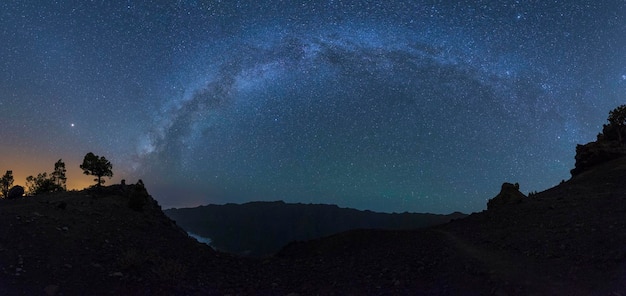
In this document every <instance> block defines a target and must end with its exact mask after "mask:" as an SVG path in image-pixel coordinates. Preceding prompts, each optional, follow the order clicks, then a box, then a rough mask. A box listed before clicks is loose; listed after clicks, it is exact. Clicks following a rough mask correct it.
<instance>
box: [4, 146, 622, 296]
mask: <svg viewBox="0 0 626 296" xmlns="http://www.w3.org/2000/svg"><path fill="white" fill-rule="evenodd" d="M625 178H626V158H617V159H612V160H609V161H606V162H603V163H599V164H597V165H594V166H592V167H589V168H588V169H586V170H584V171H582V172H580V173H578V174H576V175H575V176H574V177H572V178H571V179H570V180H568V181H566V182H562V183H561V184H559V185H557V186H555V187H553V188H550V189H548V190H545V191H543V192H538V193H536V194H533V195H532V197H522V196H519V199H517V198H515V199H510V198H507V199H505V200H506V201H507V202H504V203H497V206H495V207H492V208H490V209H489V210H485V211H482V212H480V213H474V214H471V215H469V216H467V217H465V218H462V219H456V220H454V221H451V222H448V223H445V224H441V225H436V226H432V227H427V228H421V229H408V230H381V229H356V230H350V231H346V232H341V233H337V234H333V235H330V236H325V237H322V238H317V239H312V240H307V241H294V242H290V243H288V244H286V245H285V246H284V247H282V248H281V249H280V250H279V251H278V252H276V253H275V254H274V255H272V256H266V257H262V258H250V257H242V256H235V255H231V254H229V253H224V252H221V251H216V250H213V249H212V248H210V247H209V246H207V245H205V244H202V243H198V242H197V241H196V240H194V239H193V238H191V237H189V236H188V235H187V233H186V231H185V230H183V229H182V228H181V227H179V226H178V225H176V223H175V222H174V221H173V220H171V219H170V218H168V217H167V216H166V215H165V214H164V213H163V211H161V209H160V207H159V206H158V204H157V203H156V201H154V200H153V199H152V198H151V197H150V196H149V195H147V193H145V196H143V197H142V198H145V201H146V203H145V204H144V206H143V207H142V208H140V209H136V208H131V207H130V206H129V200H130V199H131V197H132V198H137V196H134V195H133V194H135V195H136V192H137V190H134V189H133V187H132V186H136V185H128V186H122V185H114V186H109V187H103V188H100V189H98V190H84V191H76V192H57V193H51V194H42V195H39V196H35V197H27V198H21V199H17V200H0V294H2V295H25V294H26V295H110V294H120V295H137V294H139V295H225V294H230V295H312V294H313V295H592V294H595V295H622V293H623V291H626V257H625V255H626V220H625V219H624V215H625V214H626V194H625V192H626V183H625V182H623V180H624V179H625ZM505 187H506V190H507V191H506V192H505V193H507V194H508V195H511V194H514V191H512V189H511V186H509V185H507V186H503V188H505ZM514 187H515V186H514ZM133 192H135V193H133ZM502 193H503V192H501V193H499V194H496V193H495V192H494V196H495V197H497V196H504V195H506V194H504V195H503V194H502ZM495 197H494V198H495ZM512 200H513V201H514V202H508V201H512ZM272 204H278V203H268V204H266V205H265V206H267V205H272ZM285 205H286V204H285Z"/></svg>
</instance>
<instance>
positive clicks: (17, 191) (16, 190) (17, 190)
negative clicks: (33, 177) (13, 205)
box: [7, 185, 24, 199]
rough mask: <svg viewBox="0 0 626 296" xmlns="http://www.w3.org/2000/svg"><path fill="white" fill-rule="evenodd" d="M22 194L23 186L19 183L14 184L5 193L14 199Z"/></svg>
mask: <svg viewBox="0 0 626 296" xmlns="http://www.w3.org/2000/svg"><path fill="white" fill-rule="evenodd" d="M23 195H24V187H22V186H20V185H15V186H13V187H12V188H11V189H10V190H9V193H8V194H7V198H8V199H16V198H20V197H22V196H23Z"/></svg>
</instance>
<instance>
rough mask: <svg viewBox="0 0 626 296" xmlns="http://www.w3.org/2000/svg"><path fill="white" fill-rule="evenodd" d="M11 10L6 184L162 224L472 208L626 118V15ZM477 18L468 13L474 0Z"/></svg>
mask: <svg viewBox="0 0 626 296" xmlns="http://www.w3.org/2000/svg"><path fill="white" fill-rule="evenodd" d="M152 2H153V1H145V2H139V1H130V0H128V1H82V0H81V1H27V0H26V1H21V0H20V1H17V0H15V1H11V0H9V1H2V2H0V111H1V112H2V116H0V127H1V129H0V139H1V141H2V144H1V145H0V170H1V171H2V172H4V171H5V170H7V169H12V170H13V171H14V175H15V176H16V182H15V184H21V185H23V184H24V183H25V178H26V176H28V175H36V174H37V173H39V172H43V171H47V172H50V171H51V170H52V169H53V167H54V162H55V161H57V160H58V159H59V158H62V159H63V160H64V161H65V163H66V165H67V166H68V185H69V187H70V188H77V189H82V188H84V187H86V186H88V185H90V184H91V183H93V182H92V181H91V180H92V179H93V178H92V177H90V176H85V175H82V172H81V171H80V169H79V168H78V166H79V164H80V163H81V162H82V159H83V157H84V155H85V154H86V153H87V152H93V153H95V154H97V155H101V156H105V157H106V158H108V159H109V160H110V161H111V162H112V164H113V172H114V178H113V179H112V180H109V181H108V184H111V183H117V182H119V181H120V179H126V180H127V182H128V183H134V182H136V181H137V180H138V179H143V181H144V183H145V184H146V186H147V188H148V190H149V191H150V193H151V194H152V195H153V197H155V198H156V199H157V200H158V201H159V203H160V204H161V205H162V206H163V207H164V208H170V207H188V206H196V205H200V204H207V203H227V202H235V203H240V202H247V201H252V200H285V201H286V202H302V203H332V204H337V205H339V206H342V207H353V208H358V209H369V210H374V211H384V212H404V211H409V212H433V213H449V212H453V211H462V212H466V213H468V212H473V211H480V210H483V209H485V208H486V201H487V199H489V198H491V197H493V196H495V195H496V194H497V193H498V191H499V188H500V185H501V184H502V182H505V181H508V182H519V183H520V187H521V190H522V192H525V193H528V192H529V191H541V190H544V189H547V188H549V187H551V186H553V185H556V184H558V183H559V182H560V181H561V180H563V179H565V180H567V179H569V178H570V174H569V170H570V169H572V168H573V167H574V155H575V146H576V144H577V143H586V142H589V141H592V140H595V136H596V134H597V133H598V132H600V131H601V126H602V124H603V123H605V122H606V118H607V115H608V111H610V110H611V109H613V108H614V107H616V106H618V105H620V104H624V103H626V2H625V1H621V0H620V1H612V0H609V1H593V0H589V1H575V0H573V1H460V2H456V1H408V0H407V1H394V0H390V1H340V0H326V1H321V0H320V1H278V0H276V1H257V0H254V1H253V0H241V1H235V0H232V1H230V0H222V1H184V0H182V1H154V2H160V3H161V4H154V3H152ZM470 2H471V3H470Z"/></svg>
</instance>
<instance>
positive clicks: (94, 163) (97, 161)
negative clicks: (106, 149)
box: [80, 152, 113, 186]
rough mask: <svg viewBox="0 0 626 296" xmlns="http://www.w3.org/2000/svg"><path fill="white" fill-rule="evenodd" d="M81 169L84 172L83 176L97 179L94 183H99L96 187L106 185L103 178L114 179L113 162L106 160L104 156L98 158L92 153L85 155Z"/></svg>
mask: <svg viewBox="0 0 626 296" xmlns="http://www.w3.org/2000/svg"><path fill="white" fill-rule="evenodd" d="M80 168H81V169H82V170H83V174H85V175H92V176H96V177H97V178H95V179H94V181H96V182H98V183H96V186H101V185H102V184H104V180H102V177H109V178H111V177H113V171H112V169H113V165H111V162H109V161H108V160H107V159H106V158H104V156H98V155H95V154H93V153H91V152H89V153H87V155H85V158H84V159H83V164H81V165H80Z"/></svg>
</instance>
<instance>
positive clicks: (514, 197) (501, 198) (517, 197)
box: [487, 183, 526, 210]
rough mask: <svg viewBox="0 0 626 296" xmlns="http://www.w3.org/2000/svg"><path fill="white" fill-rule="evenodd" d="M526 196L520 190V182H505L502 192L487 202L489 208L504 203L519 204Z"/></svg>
mask: <svg viewBox="0 0 626 296" xmlns="http://www.w3.org/2000/svg"><path fill="white" fill-rule="evenodd" d="M525 198H526V195H524V194H523V193H522V192H520V191H519V184H517V183H515V184H511V183H503V184H502V189H501V190H500V193H498V195H496V197H494V198H492V199H490V200H489V201H488V202H487V209H488V210H491V209H494V208H498V207H500V206H503V205H508V204H517V203H520V202H522V200H524V199H525Z"/></svg>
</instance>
